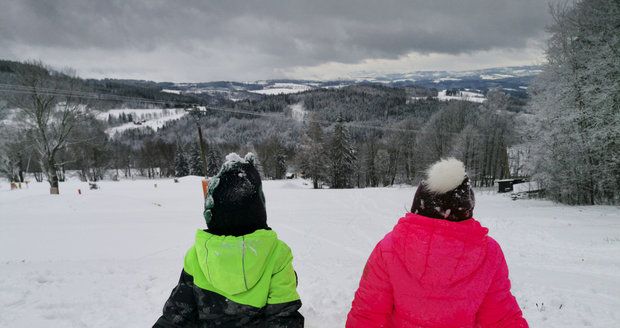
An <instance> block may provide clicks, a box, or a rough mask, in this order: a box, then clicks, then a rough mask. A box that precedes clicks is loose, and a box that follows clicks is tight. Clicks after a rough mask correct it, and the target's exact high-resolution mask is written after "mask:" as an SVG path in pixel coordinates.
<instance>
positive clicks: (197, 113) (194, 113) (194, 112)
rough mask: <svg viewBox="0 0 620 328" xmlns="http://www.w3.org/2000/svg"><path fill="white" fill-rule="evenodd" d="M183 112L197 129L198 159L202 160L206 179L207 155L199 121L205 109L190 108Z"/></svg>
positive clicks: (205, 112)
mask: <svg viewBox="0 0 620 328" xmlns="http://www.w3.org/2000/svg"><path fill="white" fill-rule="evenodd" d="M185 111H186V112H188V113H189V115H190V116H191V117H192V118H193V119H194V123H196V128H197V129H198V144H199V145H200V159H201V160H202V169H203V172H204V175H205V177H207V168H208V166H207V155H206V154H205V145H204V140H203V137H202V127H201V126H200V119H201V118H202V117H204V116H206V115H207V108H206V107H204V109H202V108H199V107H196V106H192V107H188V108H185Z"/></svg>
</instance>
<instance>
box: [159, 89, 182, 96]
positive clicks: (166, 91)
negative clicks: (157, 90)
mask: <svg viewBox="0 0 620 328" xmlns="http://www.w3.org/2000/svg"><path fill="white" fill-rule="evenodd" d="M161 92H165V93H172V94H175V95H180V94H181V90H174V89H162V90H161Z"/></svg>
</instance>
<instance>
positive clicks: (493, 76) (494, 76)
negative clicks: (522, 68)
mask: <svg viewBox="0 0 620 328" xmlns="http://www.w3.org/2000/svg"><path fill="white" fill-rule="evenodd" d="M510 77H514V75H510V74H490V75H487V74H481V75H480V78H481V79H483V80H501V79H507V78H510Z"/></svg>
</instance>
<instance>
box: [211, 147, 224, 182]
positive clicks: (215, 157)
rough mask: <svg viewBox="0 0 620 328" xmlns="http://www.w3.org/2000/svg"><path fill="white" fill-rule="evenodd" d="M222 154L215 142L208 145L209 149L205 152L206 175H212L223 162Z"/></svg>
mask: <svg viewBox="0 0 620 328" xmlns="http://www.w3.org/2000/svg"><path fill="white" fill-rule="evenodd" d="M223 160H224V156H223V155H222V152H221V151H220V149H219V147H218V146H217V145H215V144H210V145H209V151H208V152H207V175H208V176H210V177H211V176H214V175H216V174H217V173H218V172H219V170H220V167H221V166H222V164H224V162H223Z"/></svg>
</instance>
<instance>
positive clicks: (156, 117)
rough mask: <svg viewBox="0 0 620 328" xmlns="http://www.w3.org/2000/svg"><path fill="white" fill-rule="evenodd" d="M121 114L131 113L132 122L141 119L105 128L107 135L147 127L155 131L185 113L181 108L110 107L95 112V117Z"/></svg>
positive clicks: (105, 118) (105, 117)
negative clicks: (97, 112)
mask: <svg viewBox="0 0 620 328" xmlns="http://www.w3.org/2000/svg"><path fill="white" fill-rule="evenodd" d="M122 114H125V115H128V114H131V115H132V116H133V120H134V122H138V121H141V123H140V124H135V123H134V122H129V123H125V124H122V125H119V126H115V127H112V128H109V129H106V133H107V134H108V135H110V136H113V135H114V134H116V133H117V132H123V131H125V130H129V129H140V128H147V127H150V128H151V129H153V130H156V131H157V129H160V128H162V127H163V126H164V125H165V124H166V123H167V122H169V121H173V120H178V119H180V118H181V117H183V116H185V114H187V113H186V112H185V111H184V110H182V109H111V110H109V111H106V112H101V113H99V114H97V118H98V119H100V120H107V119H108V115H112V116H113V117H117V118H118V117H119V116H120V115H122ZM149 115H150V116H149Z"/></svg>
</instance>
